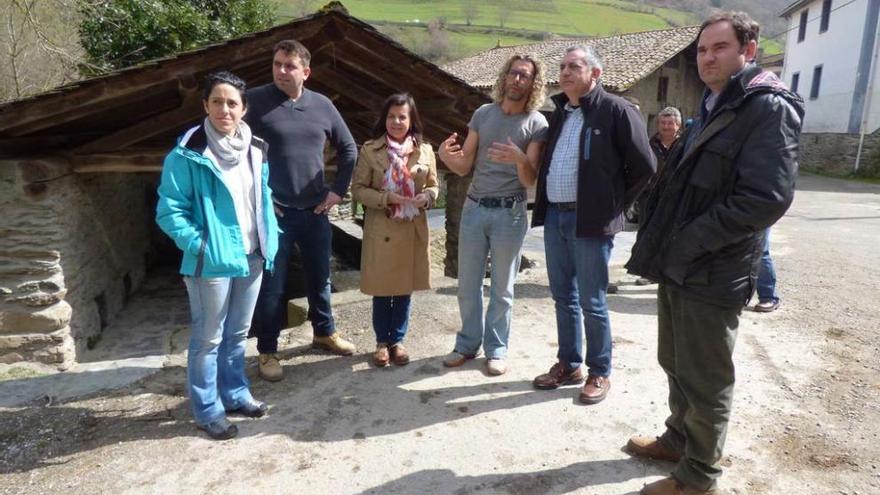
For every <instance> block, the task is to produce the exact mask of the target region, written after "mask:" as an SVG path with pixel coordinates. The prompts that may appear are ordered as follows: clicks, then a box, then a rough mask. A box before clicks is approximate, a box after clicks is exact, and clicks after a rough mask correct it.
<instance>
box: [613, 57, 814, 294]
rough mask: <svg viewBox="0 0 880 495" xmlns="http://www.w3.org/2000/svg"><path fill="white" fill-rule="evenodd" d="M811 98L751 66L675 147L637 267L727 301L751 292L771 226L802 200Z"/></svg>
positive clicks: (649, 211)
mask: <svg viewBox="0 0 880 495" xmlns="http://www.w3.org/2000/svg"><path fill="white" fill-rule="evenodd" d="M803 115H804V107H803V100H802V99H801V98H800V96H798V95H796V94H794V93H792V92H790V91H789V90H788V89H787V88H786V87H785V86H784V84H782V82H781V81H779V79H778V78H776V76H775V75H773V74H772V73H769V72H764V71H762V70H761V69H760V68H759V67H756V66H753V65H750V66H747V67H746V68H745V69H743V71H741V72H740V73H739V74H738V75H737V76H735V77H734V78H733V79H731V81H730V83H728V84H727V86H726V87H725V88H724V90H723V91H722V92H721V94H720V95H719V97H718V101H717V103H716V104H715V108H714V109H713V111H712V113H711V114H709V115H708V116H707V118H705V122H698V123H696V124H695V125H693V126H691V128H690V129H689V130H688V131H687V133H686V134H685V135H684V136H682V139H679V141H678V144H677V145H676V147H675V148H674V149H673V150H672V152H671V154H670V157H669V161H668V162H667V166H666V167H665V169H664V170H663V173H662V174H661V175H660V177H659V179H658V185H657V187H655V188H654V189H653V191H652V193H651V194H650V195H649V197H648V199H647V201H646V202H645V204H644V207H643V210H642V212H641V217H642V222H643V223H642V227H641V229H640V230H639V234H638V237H637V239H636V243H635V245H634V246H633V248H632V255H631V257H630V260H629V261H628V262H627V264H626V268H627V269H628V270H629V272H630V273H632V274H635V275H640V276H642V277H647V278H650V279H652V280H656V281H659V282H663V283H666V284H668V285H669V286H672V287H676V288H679V289H681V290H683V291H685V292H686V293H688V294H689V295H690V296H692V297H694V298H696V299H699V300H702V301H705V302H709V303H712V304H718V305H720V306H725V307H742V306H743V305H745V304H748V300H749V299H750V298H751V296H752V294H753V292H754V288H755V281H756V277H757V270H758V263H759V261H760V256H761V252H762V251H761V248H762V242H763V236H764V231H765V230H766V229H767V228H768V227H769V226H771V225H773V223H775V222H776V221H777V220H779V218H781V217H782V215H783V214H785V211H786V210H787V209H788V207H789V206H790V205H791V201H792V199H793V197H794V183H795V178H796V176H797V154H798V141H799V138H800V131H801V122H802V119H803Z"/></svg>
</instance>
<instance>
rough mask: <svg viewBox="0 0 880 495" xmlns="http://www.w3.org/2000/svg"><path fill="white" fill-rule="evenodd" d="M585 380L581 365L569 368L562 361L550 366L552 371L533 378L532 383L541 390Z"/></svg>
mask: <svg viewBox="0 0 880 495" xmlns="http://www.w3.org/2000/svg"><path fill="white" fill-rule="evenodd" d="M582 381H584V372H583V371H581V368H580V367H577V368H575V369H568V368H567V367H566V366H565V365H564V364H562V363H556V364H554V365H553V366H551V367H550V371H548V372H547V373H544V374H543V375H538V376H536V377H535V379H534V380H532V385H534V386H535V388H537V389H539V390H553V389H555V388H558V387H559V386H560V385H577V384H579V383H581V382H582Z"/></svg>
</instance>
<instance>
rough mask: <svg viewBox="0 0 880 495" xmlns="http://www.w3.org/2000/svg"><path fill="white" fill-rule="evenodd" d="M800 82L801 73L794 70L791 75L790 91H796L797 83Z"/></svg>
mask: <svg viewBox="0 0 880 495" xmlns="http://www.w3.org/2000/svg"><path fill="white" fill-rule="evenodd" d="M800 82H801V73H800V72H795V73H794V74H792V75H791V92H792V93H797V90H798V84H799V83H800Z"/></svg>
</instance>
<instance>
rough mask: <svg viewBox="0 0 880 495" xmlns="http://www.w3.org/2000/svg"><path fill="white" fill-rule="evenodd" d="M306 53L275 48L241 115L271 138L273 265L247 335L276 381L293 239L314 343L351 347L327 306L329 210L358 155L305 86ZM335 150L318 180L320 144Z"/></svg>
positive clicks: (336, 349)
mask: <svg viewBox="0 0 880 495" xmlns="http://www.w3.org/2000/svg"><path fill="white" fill-rule="evenodd" d="M310 60H311V54H310V53H309V50H308V49H307V48H306V47H305V46H303V45H302V44H301V43H300V42H298V41H295V40H285V41H281V42H279V43H277V44H276V45H275V47H274V56H273V61H272V78H273V82H272V83H270V84H266V85H263V86H259V87H257V88H254V89H252V90H250V91H248V95H247V97H248V109H247V110H248V111H247V114H246V115H245V120H246V121H247V123H248V125H250V126H251V129H252V131H253V133H254V135H256V136H259V137H261V138H262V139H264V140H265V141H266V142H268V143H269V153H268V158H269V186H270V187H271V188H272V197H273V200H274V202H275V212H276V214H277V215H278V223H279V225H280V226H281V231H282V234H281V237H280V239H279V247H278V254H277V255H276V257H275V271H274V272H273V273H266V274H264V278H263V286H262V288H261V290H260V296H259V300H258V301H257V309H256V312H255V317H254V326H253V333H254V334H256V336H257V350H258V351H259V353H260V356H259V365H260V376H261V377H262V378H264V379H266V380H270V381H277V380H280V379H281V378H282V376H283V372H282V368H281V365H280V363H279V362H278V356H277V352H278V336H279V335H280V333H281V329H282V328H283V327H284V326H286V314H287V313H286V310H287V301H286V299H285V293H286V287H285V285H286V284H285V282H286V281H287V266H288V262H289V259H290V254H291V252H292V250H293V246H294V244H296V245H297V246H298V247H299V251H300V254H301V255H302V258H303V267H304V269H305V278H306V290H307V296H308V301H309V313H308V317H309V320H310V321H311V322H312V330H313V332H314V338H313V340H312V345H313V347H316V348H321V349H325V350H328V351H330V352H333V353H336V354H341V355H351V354H353V353H354V352H355V346H354V345H353V344H351V343H350V342H347V341H346V340H344V339H343V338H341V337H340V336H339V335H338V334H337V333H336V328H335V324H334V321H333V312H332V309H331V307H330V246H331V240H332V231H331V228H330V221H329V219H328V218H327V212H328V211H329V210H330V208H332V207H333V206H334V205H336V204H339V203H340V202H341V201H342V197H343V196H344V195H345V192H346V190H347V189H348V185H349V183H350V182H351V174H352V171H353V170H354V165H355V162H356V161H357V146H356V144H355V142H354V139H353V138H352V136H351V132H349V130H348V127H346V125H345V122H344V121H343V120H342V116H340V115H339V112H338V111H337V110H336V108H335V107H334V106H333V103H331V102H330V100H329V99H328V98H327V97H325V96H323V95H321V94H318V93H315V92H314V91H310V90H308V89H306V88H304V87H303V83H304V82H305V81H306V80H307V79H308V78H309V75H310V74H311V69H310V67H309V62H310ZM328 140H329V141H330V144H331V146H333V148H334V149H335V150H336V162H337V173H336V180H335V181H334V182H333V183H332V184H325V182H324V145H325V143H326V142H327V141H328Z"/></svg>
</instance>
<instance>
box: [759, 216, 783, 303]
mask: <svg viewBox="0 0 880 495" xmlns="http://www.w3.org/2000/svg"><path fill="white" fill-rule="evenodd" d="M766 301H773V302H779V296H778V295H777V294H776V267H775V266H773V258H771V257H770V229H767V232H766V233H765V234H764V253H763V254H762V255H761V265H760V266H759V267H758V302H766Z"/></svg>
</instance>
